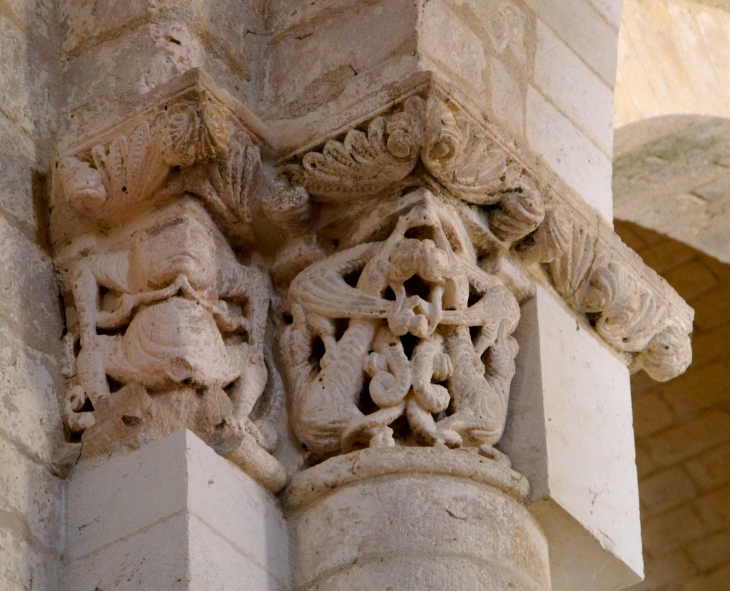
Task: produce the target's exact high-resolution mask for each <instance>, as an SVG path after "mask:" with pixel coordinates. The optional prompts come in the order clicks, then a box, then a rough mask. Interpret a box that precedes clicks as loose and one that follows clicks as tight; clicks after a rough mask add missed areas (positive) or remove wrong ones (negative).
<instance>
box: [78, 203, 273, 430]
mask: <svg viewBox="0 0 730 591" xmlns="http://www.w3.org/2000/svg"><path fill="white" fill-rule="evenodd" d="M110 242H111V243H112V245H111V246H110V245H109V243H110ZM95 243H96V244H97V245H98V249H99V250H100V251H99V252H95V253H94V254H88V256H82V257H81V258H79V259H78V261H77V262H75V264H73V266H72V271H71V288H72V293H73V297H74V302H75V307H76V310H77V311H78V315H79V337H80V345H81V349H80V351H79V353H78V356H77V359H76V373H77V378H78V383H79V386H80V387H81V388H82V389H83V394H84V396H80V395H79V392H78V391H77V392H75V394H74V395H75V397H76V402H75V405H76V406H77V407H78V406H80V405H81V404H83V401H84V400H85V398H86V397H88V398H89V399H90V400H91V403H92V404H93V405H97V404H98V402H99V401H100V400H102V399H106V398H109V397H110V395H111V392H110V387H109V382H108V379H107V376H108V377H110V378H112V379H113V380H116V381H117V382H120V383H122V384H128V383H130V382H136V383H140V384H142V385H143V386H145V387H146V388H147V389H149V390H150V391H155V390H161V389H165V388H169V387H174V386H175V385H177V384H187V385H192V386H194V387H198V388H201V387H202V388H207V387H217V388H226V387H228V386H230V397H231V401H232V403H233V409H234V419H235V422H236V423H238V424H237V425H236V426H235V427H234V428H235V429H240V428H242V426H243V425H244V424H246V422H247V417H248V415H249V413H250V412H251V410H252V409H253V406H254V404H255V403H256V401H257V400H258V398H259V397H260V396H261V394H262V392H263V390H264V388H265V386H266V382H267V369H266V366H265V364H264V355H263V340H264V333H265V328H266V319H267V315H268V308H269V301H270V286H269V281H268V277H267V276H266V275H264V274H263V273H262V272H260V271H258V270H257V269H255V268H253V267H246V266H243V265H241V264H239V263H238V261H237V260H236V258H235V255H234V254H233V251H232V250H231V248H230V246H229V245H228V244H227V242H226V241H225V239H224V237H223V236H222V235H221V233H220V231H219V230H218V228H217V227H216V225H215V224H214V223H213V221H212V220H211V219H210V217H209V216H208V214H207V213H206V211H205V210H204V209H203V207H202V206H201V205H200V204H198V203H197V202H195V201H194V200H192V199H190V198H185V199H183V200H181V201H177V202H175V203H172V204H169V205H166V206H164V207H162V208H160V209H158V210H156V211H153V212H150V213H148V214H145V215H143V216H142V217H141V218H140V219H139V220H138V221H136V222H135V227H134V228H133V229H132V231H131V232H129V233H128V234H126V235H124V236H123V237H122V239H119V238H116V239H114V238H112V239H109V240H105V239H104V238H103V237H96V240H95ZM77 410H78V408H77ZM248 427H249V428H251V426H250V425H249V426H248Z"/></svg>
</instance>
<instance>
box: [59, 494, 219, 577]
mask: <svg viewBox="0 0 730 591" xmlns="http://www.w3.org/2000/svg"><path fill="white" fill-rule="evenodd" d="M163 490H166V489H163ZM158 495H160V496H163V497H164V492H162V491H158ZM153 500H154V499H153ZM188 519H189V516H188V515H186V514H181V513H177V514H173V515H171V516H170V517H168V518H167V519H163V520H162V521H159V522H156V523H154V524H152V525H151V526H150V527H148V528H147V529H145V530H144V531H141V532H138V533H135V534H132V535H130V536H128V537H126V538H122V539H120V540H117V541H115V542H114V543H112V544H111V545H109V546H104V547H102V548H100V549H99V550H98V551H97V552H93V553H91V554H87V555H86V556H84V557H82V558H78V559H76V560H70V561H69V562H68V563H67V564H66V565H65V568H64V591H96V590H97V589H103V590H104V591H148V590H149V591H151V590H152V589H154V591H188V589H190V580H189V578H188V560H187V550H188V544H189V541H190V540H189V535H188V534H189V529H188ZM211 550H213V551H215V548H211Z"/></svg>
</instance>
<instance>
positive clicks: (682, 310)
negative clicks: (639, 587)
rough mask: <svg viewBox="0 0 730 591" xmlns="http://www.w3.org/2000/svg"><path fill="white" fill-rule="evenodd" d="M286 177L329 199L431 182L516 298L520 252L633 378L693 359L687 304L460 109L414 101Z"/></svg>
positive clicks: (676, 369) (314, 196) (306, 159)
mask: <svg viewBox="0 0 730 591" xmlns="http://www.w3.org/2000/svg"><path fill="white" fill-rule="evenodd" d="M364 130H367V131H364ZM282 173H283V175H284V176H286V177H287V178H288V179H289V181H290V182H291V183H294V184H299V185H301V186H302V187H304V188H306V189H307V191H308V192H309V193H310V196H311V200H312V201H313V202H316V203H323V204H335V203H346V202H354V201H357V200H360V201H362V200H363V199H366V198H371V199H374V198H375V196H377V195H381V196H382V195H386V194H387V193H388V192H389V191H390V192H393V191H397V190H398V188H399V187H407V186H412V185H414V184H415V185H421V186H426V187H429V188H430V189H431V190H433V191H434V193H436V194H438V195H439V196H440V198H441V199H444V200H445V201H447V202H450V203H452V204H454V206H455V209H456V211H457V213H458V217H459V218H460V219H461V221H462V223H463V224H464V225H465V227H466V228H467V229H468V231H469V234H470V237H471V241H472V244H473V246H474V248H475V249H476V251H477V254H478V255H479V256H480V257H486V259H487V260H489V261H492V263H493V264H494V265H495V266H494V269H493V272H495V273H497V274H498V275H500V277H501V278H502V279H503V280H505V282H506V284H509V286H510V288H511V289H512V290H513V291H514V292H515V293H517V292H519V291H520V287H519V285H518V284H519V283H520V282H521V280H520V279H519V275H520V273H519V272H518V273H517V274H514V273H512V274H511V276H510V274H508V276H505V275H504V273H498V272H497V269H498V268H499V267H500V266H501V268H502V269H504V268H505V262H508V261H509V260H512V258H513V257H512V255H513V254H515V255H519V257H520V258H522V260H523V263H526V264H527V265H526V270H528V271H529V266H530V264H531V263H539V264H541V265H544V266H545V267H546V269H547V271H548V272H547V274H544V275H541V274H540V273H536V274H533V278H534V279H537V280H538V281H540V280H543V279H544V280H546V281H547V282H549V283H551V284H552V286H553V287H554V288H555V290H556V291H557V292H558V293H559V294H560V295H561V296H562V297H564V298H565V299H566V301H567V302H568V303H569V304H570V306H571V307H572V308H573V309H574V310H575V311H576V312H577V313H579V314H585V315H586V316H587V318H588V320H589V321H590V323H591V324H592V325H593V326H594V328H595V329H596V332H597V333H598V334H599V335H600V336H601V337H602V338H603V339H604V340H605V341H606V343H607V344H609V345H610V346H611V347H613V348H614V349H615V350H616V351H617V353H618V354H619V355H622V356H624V357H625V358H626V360H627V363H628V364H629V366H630V368H631V369H632V371H637V370H639V369H645V370H646V371H647V372H648V373H649V374H650V375H651V376H652V377H654V378H655V379H658V380H667V379H671V378H672V377H675V376H677V375H679V374H681V373H682V372H683V371H684V370H685V369H686V368H687V366H688V365H689V363H690V361H691V345H690V337H689V335H690V334H691V332H692V323H691V316H692V315H691V311H690V310H689V309H688V308H687V306H686V304H684V302H682V301H681V299H680V298H678V296H676V294H674V292H672V291H671V290H670V289H668V288H666V286H665V284H664V283H663V282H662V280H661V279H659V278H658V277H657V276H656V275H652V272H651V271H650V270H648V269H646V267H645V266H644V265H643V264H641V262H640V261H637V260H636V259H635V258H634V255H633V253H631V251H629V249H627V248H626V247H625V246H624V245H623V244H622V243H621V242H620V240H619V239H618V237H616V236H615V234H614V233H613V231H612V230H611V229H610V228H609V227H608V225H607V224H606V223H605V222H604V221H602V220H601V221H599V220H598V219H597V214H595V213H594V212H592V211H591V210H590V208H589V207H588V206H587V205H586V204H585V203H584V202H582V200H580V199H579V198H576V197H573V196H572V195H570V190H568V189H567V188H566V187H564V186H561V185H560V182H559V181H557V180H556V179H555V178H554V177H549V175H543V176H540V175H539V174H538V173H536V172H534V171H532V170H529V169H528V168H527V167H526V166H525V165H523V164H521V161H520V160H519V159H518V158H517V157H516V156H514V155H512V154H511V153H510V150H508V149H507V148H505V147H504V144H503V143H501V142H500V141H499V140H498V139H497V138H495V137H492V135H491V134H490V132H489V129H488V128H484V127H482V126H480V125H479V124H477V123H475V122H474V121H473V120H471V119H470V118H469V117H467V116H466V115H463V114H461V113H460V112H459V110H458V108H457V107H455V106H454V103H453V102H450V103H449V104H447V103H445V102H444V101H442V100H440V99H438V98H435V97H434V96H429V97H428V98H421V97H418V96H414V97H410V98H408V99H406V100H405V101H404V102H403V103H402V104H401V105H399V106H396V107H394V108H393V109H392V110H391V111H390V112H389V113H387V114H385V115H380V116H378V117H375V118H374V119H372V120H371V121H369V122H368V123H366V124H365V125H363V126H362V128H357V129H352V130H350V131H348V132H346V133H345V135H344V139H343V140H342V141H339V140H330V141H328V142H326V143H325V145H324V147H323V148H322V149H321V150H315V151H310V152H307V153H306V154H304V155H302V156H301V157H300V158H299V161H298V162H297V163H296V164H288V165H285V166H283V167H282ZM561 194H562V196H561ZM545 195H550V198H549V199H546V198H545V197H544V196H545ZM546 210H548V215H547V216H546V215H545V212H546ZM307 219H308V218H307ZM367 223H368V222H367V220H363V224H364V225H365V226H367ZM364 232H365V230H363V232H361V233H360V234H362V233H364ZM357 235H358V236H359V234H357ZM345 242H346V243H347V244H350V245H352V244H353V243H357V240H356V238H355V237H346V238H345ZM494 261H497V262H496V263H494ZM492 263H488V264H492ZM506 266H507V267H510V265H509V264H508V265H506ZM512 268H514V267H512ZM522 282H523V283H524V281H522ZM521 289H522V291H523V292H524V290H525V287H524V286H523V287H522V288H521ZM668 299H671V300H672V303H671V305H669V304H668Z"/></svg>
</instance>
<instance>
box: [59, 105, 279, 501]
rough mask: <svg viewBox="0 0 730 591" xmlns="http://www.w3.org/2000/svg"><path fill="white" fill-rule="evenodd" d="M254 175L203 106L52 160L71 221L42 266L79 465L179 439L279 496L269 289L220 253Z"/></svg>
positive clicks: (241, 137)
mask: <svg viewBox="0 0 730 591" xmlns="http://www.w3.org/2000/svg"><path fill="white" fill-rule="evenodd" d="M260 167H261V160H260V156H259V150H258V148H257V147H256V146H255V145H254V144H253V142H252V140H251V138H250V136H249V135H248V134H247V133H246V132H245V130H242V129H240V128H238V127H236V126H235V125H234V124H233V123H232V122H231V121H230V120H229V119H226V117H225V113H224V110H223V109H222V108H221V107H220V106H218V105H216V104H214V103H212V102H205V101H199V102H194V101H184V102H181V103H178V104H173V105H171V106H170V107H169V108H168V107H167V105H166V108H165V110H164V111H163V112H162V113H161V114H160V115H159V116H158V117H156V118H155V119H153V120H151V121H150V120H145V121H142V122H141V123H139V124H138V125H137V126H136V127H135V128H134V129H133V131H132V132H131V133H130V134H129V135H128V136H126V135H119V136H117V137H115V138H114V139H113V140H112V141H111V142H109V143H108V144H107V145H104V144H101V145H97V146H95V147H93V148H92V149H91V150H90V152H89V153H87V154H84V153H81V154H77V155H74V156H71V157H67V158H65V159H63V160H62V161H61V163H60V166H59V178H60V185H61V186H60V191H59V192H58V196H57V206H58V207H59V209H61V210H64V209H65V211H66V213H67V216H68V217H65V218H64V219H63V221H61V220H60V219H57V220H58V222H57V223H65V222H67V221H68V220H69V219H70V221H69V223H70V224H71V225H73V226H75V228H74V229H75V230H77V235H76V236H73V237H70V238H67V239H66V240H65V242H66V243H65V244H63V245H62V246H61V247H59V248H58V250H57V253H56V257H55V262H56V266H57V268H58V270H59V271H60V274H61V277H62V279H63V282H64V286H65V288H66V296H65V297H66V307H67V321H68V322H67V324H68V330H69V335H68V336H67V338H66V341H67V350H68V356H67V357H68V363H67V368H66V374H67V376H68V378H69V388H68V395H67V400H66V406H65V413H64V419H65V422H66V425H67V427H68V429H69V430H70V431H71V432H72V433H76V434H77V435H81V436H82V441H83V442H84V448H83V449H84V451H83V453H84V454H86V455H94V454H97V453H106V452H109V451H111V450H113V449H114V448H116V447H118V446H120V445H122V446H126V447H136V446H137V445H139V443H140V442H142V441H144V440H146V439H149V438H154V437H159V436H163V435H165V434H167V433H169V432H172V431H174V430H177V429H179V428H189V429H192V430H193V431H194V432H196V433H197V434H198V435H199V436H200V437H202V438H203V439H204V440H205V441H206V442H207V443H208V444H209V445H211V446H213V447H214V448H215V449H216V451H218V452H219V453H221V454H223V455H228V456H229V457H231V459H233V460H234V461H237V462H238V463H239V464H242V465H243V467H244V468H245V469H247V471H249V473H251V472H253V473H252V475H253V476H255V477H258V478H259V479H260V480H261V481H262V483H264V484H265V485H266V486H268V487H269V488H271V489H272V490H278V489H279V488H281V486H282V485H283V484H284V482H285V478H286V475H285V473H284V471H283V469H282V468H281V467H280V466H279V465H278V463H277V462H276V460H274V459H273V457H271V456H269V455H268V454H267V451H265V450H268V451H270V450H272V449H273V447H274V446H275V445H276V433H275V431H274V430H273V429H272V428H271V427H270V426H269V424H268V422H267V421H268V420H270V419H271V418H272V417H271V416H270V415H271V414H272V411H274V410H275V409H276V407H277V406H280V402H279V399H281V397H282V391H281V384H280V383H279V380H278V376H276V371H275V368H274V367H273V364H272V362H271V359H270V355H269V353H268V349H269V347H268V346H267V344H266V342H265V340H266V328H267V319H268V314H269V303H270V300H271V285H270V281H269V278H268V274H267V273H266V272H265V271H262V270H260V269H259V268H258V267H257V266H256V264H254V263H255V260H256V258H255V257H251V256H250V254H249V256H248V260H249V262H248V263H247V264H241V262H239V259H238V257H237V256H236V254H235V253H234V250H233V248H232V247H231V244H238V245H241V244H250V243H251V242H252V241H253V240H252V217H251V216H252V208H253V205H254V201H255V200H256V188H257V183H258V179H259V170H260ZM69 212H71V213H70V214H69ZM56 236H57V237H60V238H57V241H56V242H57V245H58V243H62V241H64V238H65V236H68V234H64V230H63V229H59V228H56ZM255 408H256V412H254V409H255ZM256 415H259V416H258V419H259V420H256V419H257V416H256Z"/></svg>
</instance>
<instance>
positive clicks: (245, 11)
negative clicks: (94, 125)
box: [59, 0, 263, 71]
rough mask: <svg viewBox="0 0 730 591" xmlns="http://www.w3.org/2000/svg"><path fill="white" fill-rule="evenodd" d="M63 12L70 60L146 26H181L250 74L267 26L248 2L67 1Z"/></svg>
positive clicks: (61, 13)
mask: <svg viewBox="0 0 730 591" xmlns="http://www.w3.org/2000/svg"><path fill="white" fill-rule="evenodd" d="M59 12H60V16H61V29H62V35H63V43H62V51H63V52H64V54H66V55H71V56H76V55H80V54H81V53H83V52H84V51H85V50H87V49H88V48H90V47H93V46H94V45H97V44H98V43H100V42H101V41H108V40H111V39H114V38H118V37H122V36H124V35H126V34H128V33H129V32H130V31H132V30H134V29H135V28H136V27H138V26H140V25H141V24H149V23H153V22H162V21H176V22H179V23H184V24H185V25H187V26H189V27H192V28H193V29H195V30H196V31H198V33H201V34H203V36H204V37H205V39H206V40H207V42H208V43H210V45H211V46H212V47H215V48H217V49H219V50H220V51H221V52H222V53H223V54H225V56H226V57H228V58H230V60H231V61H232V62H233V63H235V64H236V65H238V66H239V67H242V68H244V69H245V70H246V71H248V70H250V69H251V68H252V67H253V64H252V63H251V62H252V60H253V54H254V51H255V45H256V44H257V43H258V39H257V36H258V34H259V33H261V32H262V25H263V22H262V18H261V17H260V15H258V14H257V11H256V8H255V6H254V3H253V2H250V1H248V0H213V1H207V2H204V1H202V0H162V1H159V0H134V1H131V2H116V1H114V0H102V1H95V2H89V1H83V2H80V1H79V0H62V1H61V2H60V3H59ZM233 15H235V18H232V16H233ZM180 41H181V40H180Z"/></svg>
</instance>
